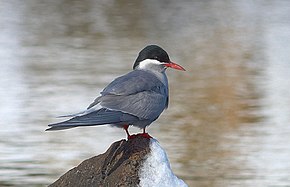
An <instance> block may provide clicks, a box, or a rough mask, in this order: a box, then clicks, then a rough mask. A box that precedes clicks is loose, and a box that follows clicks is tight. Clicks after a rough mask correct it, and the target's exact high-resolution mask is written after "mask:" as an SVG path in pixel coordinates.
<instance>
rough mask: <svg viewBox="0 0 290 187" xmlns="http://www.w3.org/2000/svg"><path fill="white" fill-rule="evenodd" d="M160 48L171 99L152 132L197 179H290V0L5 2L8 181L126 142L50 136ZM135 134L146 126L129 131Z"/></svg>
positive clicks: (2, 100)
mask: <svg viewBox="0 0 290 187" xmlns="http://www.w3.org/2000/svg"><path fill="white" fill-rule="evenodd" d="M147 44H158V45H160V46H162V47H163V48H164V49H165V50H166V51H167V52H168V53H169V55H170V57H171V60H172V61H175V62H177V63H179V64H180V65H182V66H183V67H185V69H186V70H187V71H186V72H181V71H172V70H168V71H167V75H168V77H169V84H170V96H171V97H170V105H169V109H168V110H167V111H165V112H164V113H163V114H162V116H161V117H160V118H159V119H158V120H157V121H156V122H155V123H153V124H152V125H151V126H150V127H149V128H148V131H149V133H150V134H151V135H152V136H153V137H155V138H157V139H158V140H159V142H160V144H161V145H162V146H163V148H164V149H165V150H166V151H167V154H168V157H169V160H170V162H171V167H172V169H173V171H174V173H175V174H176V175H177V176H178V177H180V178H182V179H183V180H184V181H185V182H186V183H187V184H188V185H189V186H217V187H224V186H290V145H289V142H290V97H289V96H290V81H289V79H290V2H289V1H286V0H285V1H282V0H275V1H274V0H273V1H259V0H257V1H251V0H245V1H234V0H233V1H228V0H217V1H202V0H199V1H198V0H197V1H183V0H181V1H174V0H166V1H165V0H161V1H155V0H146V1H145V0H144V1H125V0H119V1H116V0H115V1H114V0H106V1H105V0H103V1H101V0H100V1H94V0H83V1H80V0H79V1H77V0H50V1H45V0H25V1H21V0H9V1H8V0H1V1H0V186H1V187H2V186H32V187H33V186H45V185H48V184H50V183H52V182H53V181H55V180H56V179H57V178H58V177H59V176H60V175H62V174H63V173H64V172H66V171H68V170H69V169H71V168H72V167H74V166H76V165H78V164H79V163H80V162H81V161H82V160H84V159H87V158H89V157H92V156H94V155H98V154H100V153H103V152H104V151H105V150H106V149H107V148H108V147H109V145H110V144H111V143H112V142H114V141H118V140H120V139H122V138H125V137H126V135H125V132H124V131H123V130H121V129H116V128H111V127H108V126H100V127H87V128H76V129H71V130H65V131H59V132H44V130H45V129H46V128H47V124H49V123H53V122H57V121H58V119H56V118H55V117H56V116H58V115H63V114H70V113H75V112H78V111H81V110H83V109H85V108H86V107H87V106H88V105H89V104H90V103H91V102H92V101H93V100H94V98H95V97H96V96H97V95H98V94H99V92H100V91H101V90H102V88H103V87H104V86H106V85H107V84H108V83H109V82H110V81H112V80H113V79H114V78H115V77H117V76H120V75H122V74H125V73H127V72H128V71H130V70H131V69H132V65H133V62H134V60H135V58H136V57H137V54H138V52H139V51H140V50H141V49H142V48H143V47H145V46H146V45H147ZM130 131H131V132H138V131H140V130H138V129H134V128H130Z"/></svg>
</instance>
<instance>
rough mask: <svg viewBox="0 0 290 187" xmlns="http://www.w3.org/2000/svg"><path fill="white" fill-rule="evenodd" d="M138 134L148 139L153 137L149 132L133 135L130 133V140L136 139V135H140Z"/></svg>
mask: <svg viewBox="0 0 290 187" xmlns="http://www.w3.org/2000/svg"><path fill="white" fill-rule="evenodd" d="M138 136H141V137H143V138H148V139H150V138H152V136H150V135H149V134H148V133H139V134H132V135H129V136H128V140H129V139H134V138H136V137H138Z"/></svg>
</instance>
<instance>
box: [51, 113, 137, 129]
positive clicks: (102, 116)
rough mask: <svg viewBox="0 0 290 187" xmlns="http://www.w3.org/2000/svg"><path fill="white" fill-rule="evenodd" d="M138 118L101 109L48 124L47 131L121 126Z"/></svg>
mask: <svg viewBox="0 0 290 187" xmlns="http://www.w3.org/2000/svg"><path fill="white" fill-rule="evenodd" d="M137 120H138V118H137V117H135V116H132V115H130V114H126V113H123V112H121V111H112V110H108V109H105V108H102V109H100V110H97V111H93V112H90V113H87V114H85V115H79V116H74V117H73V118H71V119H69V120H66V121H63V122H60V123H54V124H49V125H48V126H49V127H50V128H48V129H46V130H47V131H49V130H62V129H68V128H73V127H79V126H94V125H104V124H115V125H118V124H122V123H124V122H125V123H132V122H134V121H137Z"/></svg>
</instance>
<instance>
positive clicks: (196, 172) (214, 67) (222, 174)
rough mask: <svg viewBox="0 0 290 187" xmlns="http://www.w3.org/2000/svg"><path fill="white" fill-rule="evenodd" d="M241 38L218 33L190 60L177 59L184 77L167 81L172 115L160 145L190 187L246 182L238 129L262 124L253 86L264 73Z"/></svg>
mask: <svg viewBox="0 0 290 187" xmlns="http://www.w3.org/2000/svg"><path fill="white" fill-rule="evenodd" d="M239 34H240V32H239V29H237V30H234V28H231V29H228V28H223V27H222V28H218V30H217V31H216V32H215V34H213V35H212V36H211V37H208V38H207V39H205V41H203V42H202V43H201V44H200V45H198V46H197V47H196V48H194V49H192V50H193V51H194V55H191V54H190V53H187V55H185V57H184V58H182V59H180V61H181V63H183V62H187V66H186V69H187V72H186V73H185V75H181V74H178V75H177V73H176V74H175V77H174V78H172V77H171V79H170V82H171V105H170V106H172V105H174V109H173V110H169V111H167V112H169V113H167V114H166V117H164V119H162V124H161V125H160V127H159V128H160V131H161V132H163V133H164V135H163V136H164V137H162V140H163V138H164V140H163V141H164V142H168V141H169V142H170V143H169V145H168V147H166V148H167V149H169V157H171V158H172V159H173V160H174V162H177V163H178V164H177V165H176V166H173V167H174V168H176V171H177V172H178V174H179V175H181V176H183V177H184V178H185V179H188V184H189V185H191V186H196V185H197V186H202V185H205V186H224V185H230V184H233V181H234V180H235V178H240V180H243V179H247V178H248V177H250V176H248V175H247V174H246V173H247V172H245V171H247V170H248V169H249V168H248V166H247V163H246V161H245V160H244V159H240V155H243V154H244V153H241V152H240V150H239V148H238V147H235V146H236V145H238V144H239V129H240V128H241V127H242V126H245V125H246V126H247V125H255V124H259V123H260V122H261V121H262V119H263V116H262V115H261V114H260V113H259V110H260V108H261V107H262V106H261V104H260V103H261V101H260V99H261V98H262V95H261V90H260V88H259V87H258V85H257V83H256V82H255V80H256V78H258V77H259V76H260V75H261V71H262V69H261V68H258V67H257V66H255V65H253V64H252V63H253V59H254V58H255V54H254V53H253V51H256V50H255V46H246V47H245V45H247V43H246V42H247V41H245V40H243V39H240V38H239V37H238V36H239ZM170 73H172V72H169V73H168V74H170ZM168 133H169V135H168ZM172 145H174V146H173V147H172ZM172 155H173V156H172ZM176 157H177V158H176ZM180 168H183V169H182V170H180Z"/></svg>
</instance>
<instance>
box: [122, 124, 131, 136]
mask: <svg viewBox="0 0 290 187" xmlns="http://www.w3.org/2000/svg"><path fill="white" fill-rule="evenodd" d="M123 128H124V130H125V131H126V134H127V138H128V139H130V138H131V135H130V134H129V131H128V128H129V125H124V126H123Z"/></svg>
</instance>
